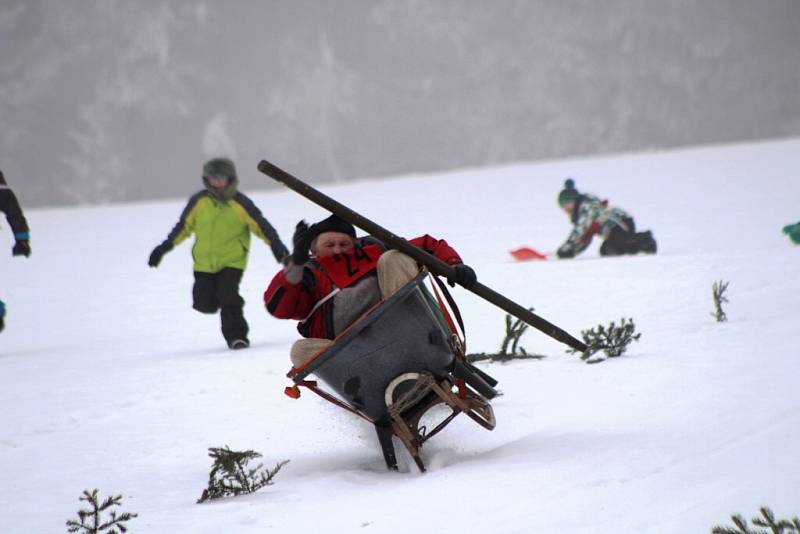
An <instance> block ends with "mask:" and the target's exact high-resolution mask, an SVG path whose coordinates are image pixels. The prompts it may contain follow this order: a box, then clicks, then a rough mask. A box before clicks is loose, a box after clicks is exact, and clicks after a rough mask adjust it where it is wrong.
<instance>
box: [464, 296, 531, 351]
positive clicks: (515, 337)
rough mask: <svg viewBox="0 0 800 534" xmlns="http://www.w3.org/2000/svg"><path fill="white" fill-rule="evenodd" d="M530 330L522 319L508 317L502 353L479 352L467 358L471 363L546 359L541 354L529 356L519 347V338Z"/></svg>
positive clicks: (501, 348) (501, 346) (501, 345)
mask: <svg viewBox="0 0 800 534" xmlns="http://www.w3.org/2000/svg"><path fill="white" fill-rule="evenodd" d="M528 311H531V312H532V311H533V308H528ZM527 329H528V324H527V323H525V322H523V321H522V319H515V318H514V317H512V316H511V315H506V337H505V338H504V339H503V343H501V344H500V352H498V353H496V354H487V353H485V352H477V353H475V354H467V356H466V358H467V361H469V362H480V361H486V360H489V361H493V362H505V361H508V360H513V359H520V360H534V359H535V360H540V359H542V358H544V356H542V355H541V354H528V351H526V350H525V349H524V348H523V347H521V346H520V345H519V338H520V337H522V334H524V333H525V331H526V330H527Z"/></svg>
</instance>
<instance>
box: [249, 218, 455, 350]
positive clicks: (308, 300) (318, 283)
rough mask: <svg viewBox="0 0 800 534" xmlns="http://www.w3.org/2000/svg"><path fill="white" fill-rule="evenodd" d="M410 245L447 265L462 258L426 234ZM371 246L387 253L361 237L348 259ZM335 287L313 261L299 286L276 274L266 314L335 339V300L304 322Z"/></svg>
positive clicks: (372, 240) (311, 333) (312, 334)
mask: <svg viewBox="0 0 800 534" xmlns="http://www.w3.org/2000/svg"><path fill="white" fill-rule="evenodd" d="M409 243H411V244H412V245H414V246H415V247H419V248H421V249H422V250H424V251H426V252H429V253H430V254H433V255H434V256H436V257H437V258H439V259H440V260H442V261H443V262H445V263H447V264H448V265H455V264H457V263H461V257H460V256H459V255H458V253H457V252H456V251H455V250H454V249H453V248H452V247H451V246H450V245H448V244H447V241H445V240H444V239H434V238H433V237H431V236H429V235H427V234H425V235H424V236H422V237H417V238H415V239H412V240H410V241H409ZM369 245H378V247H379V248H377V249H376V250H377V252H378V256H380V255H381V254H383V252H385V251H386V245H385V244H383V243H382V242H380V241H378V240H377V239H375V238H372V237H366V238H360V239H358V244H357V245H356V248H355V249H354V250H353V251H351V252H350V253H348V254H347V256H349V258H345V259H346V260H350V259H352V261H353V263H355V262H356V261H357V260H356V259H353V258H354V257H355V256H357V255H358V254H359V252H358V249H359V248H362V247H365V246H369ZM350 263H351V262H350V261H342V262H338V263H337V264H336V265H340V266H342V268H343V269H344V268H347V266H350ZM374 270H375V268H374V266H373V267H371V269H370V271H369V274H373V271H374ZM334 278H336V276H334ZM335 287H336V286H335V284H334V283H333V281H332V280H331V275H330V274H329V273H327V272H326V271H325V270H323V269H322V267H321V266H320V265H319V263H317V262H316V261H314V260H311V261H310V262H309V263H307V264H306V265H305V268H304V269H303V278H302V280H301V281H300V282H299V283H297V284H291V283H289V281H288V280H286V275H285V274H284V272H283V271H282V270H281V271H280V272H279V273H278V274H276V275H275V277H274V278H273V279H272V282H270V284H269V287H268V288H267V290H266V291H265V292H264V304H265V305H266V307H267V311H268V312H269V313H270V314H272V315H273V316H275V317H277V318H278V319H295V320H297V321H302V322H300V323H299V324H298V325H297V330H298V331H299V332H300V334H301V335H303V336H304V337H316V338H325V339H333V338H334V337H335V332H334V329H333V307H332V304H333V299H329V300H328V301H327V302H325V303H324V304H322V306H320V307H319V308H317V309H316V310H315V311H314V313H313V314H312V315H311V316H310V317H309V318H308V319H307V320H305V321H303V319H305V318H306V316H307V315H308V314H309V313H311V310H312V309H313V308H314V305H315V304H316V303H317V302H318V301H320V300H322V299H323V298H324V297H325V296H327V295H328V294H329V293H330V292H331V291H333V290H334V289H335Z"/></svg>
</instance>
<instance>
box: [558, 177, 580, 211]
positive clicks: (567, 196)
mask: <svg viewBox="0 0 800 534" xmlns="http://www.w3.org/2000/svg"><path fill="white" fill-rule="evenodd" d="M579 196H580V193H578V190H577V189H575V180H573V179H572V178H567V179H566V181H564V189H562V190H561V192H560V193H559V194H558V205H559V206H561V207H562V208H563V207H564V204H569V203H570V202H575V200H576V199H577V198H578V197H579Z"/></svg>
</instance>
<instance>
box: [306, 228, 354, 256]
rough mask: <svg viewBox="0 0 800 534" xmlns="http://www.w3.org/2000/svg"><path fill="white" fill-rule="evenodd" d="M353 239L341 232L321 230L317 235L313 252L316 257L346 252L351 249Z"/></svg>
mask: <svg viewBox="0 0 800 534" xmlns="http://www.w3.org/2000/svg"><path fill="white" fill-rule="evenodd" d="M354 246H355V239H353V238H352V237H350V236H349V235H348V234H343V233H342V232H323V233H321V234H319V236H317V241H316V244H315V245H314V250H313V252H314V254H316V255H317V257H318V258H324V257H326V256H335V255H336V254H346V253H348V252H350V251H351V250H353V247H354Z"/></svg>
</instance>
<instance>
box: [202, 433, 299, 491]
mask: <svg viewBox="0 0 800 534" xmlns="http://www.w3.org/2000/svg"><path fill="white" fill-rule="evenodd" d="M208 451H209V453H208V455H209V456H210V457H211V458H213V459H214V464H213V466H212V468H211V472H210V473H209V476H208V487H207V488H206V489H204V490H203V493H202V495H201V496H200V498H199V499H198V500H197V502H198V503H202V502H205V501H209V500H214V499H221V498H223V497H228V496H236V495H241V494H244V493H253V492H254V491H258V490H259V489H261V488H263V487H264V486H267V485H270V484H272V479H273V478H274V477H275V475H276V474H277V473H278V471H280V469H281V468H282V467H283V466H284V465H286V464H287V463H289V460H284V461H282V462H278V463H277V464H276V465H275V468H274V469H272V470H269V469H264V466H263V464H258V465H257V466H256V467H254V468H248V467H247V464H248V463H249V462H250V461H251V460H253V459H255V458H261V454H259V453H257V452H255V451H252V450H246V451H232V450H230V448H229V447H228V446H227V445H226V446H225V447H212V448H209V449H208Z"/></svg>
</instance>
